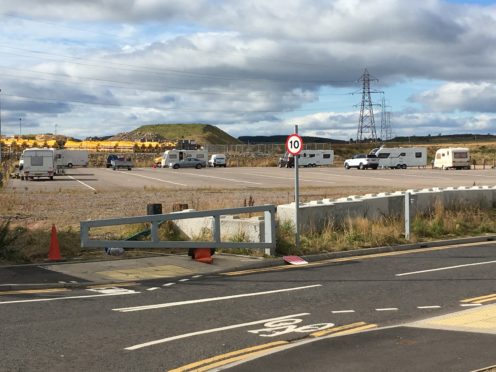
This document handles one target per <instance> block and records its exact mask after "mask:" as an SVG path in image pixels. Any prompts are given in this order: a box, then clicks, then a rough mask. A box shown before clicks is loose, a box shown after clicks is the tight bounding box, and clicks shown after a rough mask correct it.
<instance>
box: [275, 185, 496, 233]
mask: <svg viewBox="0 0 496 372" xmlns="http://www.w3.org/2000/svg"><path fill="white" fill-rule="evenodd" d="M407 192H409V193H410V196H411V197H410V199H411V204H410V206H411V212H412V215H416V214H423V213H428V212H431V211H433V210H434V209H435V207H436V204H438V203H439V204H440V205H442V206H444V207H446V208H452V207H464V206H472V207H479V208H483V209H489V208H493V207H495V206H496V187H495V186H474V187H448V188H431V189H421V190H407ZM404 211H405V191H398V192H394V193H380V194H367V195H363V196H356V195H354V196H349V197H346V198H340V199H336V200H330V199H323V200H318V201H311V202H308V203H302V204H300V219H299V220H300V229H301V232H308V231H320V230H322V229H324V228H325V227H326V226H327V225H329V224H341V223H343V222H344V221H346V219H348V218H357V217H364V218H370V219H375V218H380V217H399V218H403V215H404ZM277 218H278V220H279V221H280V222H281V221H289V222H291V223H293V225H294V224H295V220H296V219H295V204H294V203H290V204H284V205H279V206H278V207H277Z"/></svg>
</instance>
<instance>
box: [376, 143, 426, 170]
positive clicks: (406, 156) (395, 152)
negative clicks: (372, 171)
mask: <svg viewBox="0 0 496 372" xmlns="http://www.w3.org/2000/svg"><path fill="white" fill-rule="evenodd" d="M370 154H373V155H375V156H376V157H377V158H378V159H379V168H396V169H406V168H407V167H425V166H426V165H427V148H425V147H390V148H388V147H383V146H381V147H379V148H375V149H373V150H372V151H371V152H370Z"/></svg>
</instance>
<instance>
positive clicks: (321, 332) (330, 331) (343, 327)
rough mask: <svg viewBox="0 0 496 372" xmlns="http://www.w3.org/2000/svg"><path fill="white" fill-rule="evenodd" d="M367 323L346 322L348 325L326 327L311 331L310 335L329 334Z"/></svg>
mask: <svg viewBox="0 0 496 372" xmlns="http://www.w3.org/2000/svg"><path fill="white" fill-rule="evenodd" d="M365 324H367V323H365V322H357V323H351V324H346V325H343V326H340V327H333V328H329V329H324V330H323V331H318V332H314V333H311V334H310V336H311V337H322V336H325V335H328V334H330V333H335V332H339V331H344V330H345V329H350V328H355V327H359V326H363V325H365Z"/></svg>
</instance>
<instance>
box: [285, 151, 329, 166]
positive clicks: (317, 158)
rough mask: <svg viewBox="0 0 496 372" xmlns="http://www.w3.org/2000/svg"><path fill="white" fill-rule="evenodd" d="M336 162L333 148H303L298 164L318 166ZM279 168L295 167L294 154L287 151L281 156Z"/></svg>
mask: <svg viewBox="0 0 496 372" xmlns="http://www.w3.org/2000/svg"><path fill="white" fill-rule="evenodd" d="M333 163H334V151H333V150H303V151H302V152H300V154H299V155H298V166H300V167H316V166H319V165H332V164H333ZM278 166H279V168H293V167H294V156H293V155H291V154H289V153H286V154H284V156H283V157H282V158H279V162H278Z"/></svg>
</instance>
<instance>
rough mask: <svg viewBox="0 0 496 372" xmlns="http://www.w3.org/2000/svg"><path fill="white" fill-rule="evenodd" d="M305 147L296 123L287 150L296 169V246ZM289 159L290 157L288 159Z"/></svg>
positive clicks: (287, 142) (287, 140)
mask: <svg viewBox="0 0 496 372" xmlns="http://www.w3.org/2000/svg"><path fill="white" fill-rule="evenodd" d="M302 149H303V139H302V138H301V137H300V136H299V135H298V125H295V131H294V133H293V134H291V135H290V136H289V137H288V138H287V139H286V151H287V152H288V153H290V154H291V155H293V158H294V169H295V229H296V231H295V246H296V249H299V248H300V218H299V215H300V213H299V209H300V179H299V173H298V155H299V154H300V152H301V150H302ZM288 161H289V159H288Z"/></svg>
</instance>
